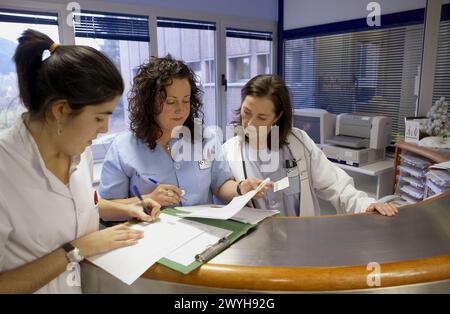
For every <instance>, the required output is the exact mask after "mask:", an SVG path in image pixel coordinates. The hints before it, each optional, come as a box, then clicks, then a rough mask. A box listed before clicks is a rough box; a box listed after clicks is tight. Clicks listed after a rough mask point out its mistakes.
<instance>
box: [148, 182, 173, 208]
mask: <svg viewBox="0 0 450 314" xmlns="http://www.w3.org/2000/svg"><path fill="white" fill-rule="evenodd" d="M181 194H182V191H181V190H180V189H179V188H178V187H177V186H175V185H172V184H159V185H158V186H157V187H156V189H154V190H153V192H152V193H150V194H147V195H146V196H149V197H151V198H152V199H153V200H155V201H157V202H158V203H159V204H161V206H172V205H175V204H179V203H180V196H181Z"/></svg>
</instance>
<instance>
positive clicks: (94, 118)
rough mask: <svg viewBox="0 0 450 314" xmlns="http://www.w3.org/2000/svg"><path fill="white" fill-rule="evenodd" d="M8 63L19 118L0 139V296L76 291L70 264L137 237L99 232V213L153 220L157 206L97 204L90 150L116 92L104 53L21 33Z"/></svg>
mask: <svg viewBox="0 0 450 314" xmlns="http://www.w3.org/2000/svg"><path fill="white" fill-rule="evenodd" d="M45 50H49V51H50V52H51V55H50V57H48V58H47V59H45V60H42V55H43V52H44V51H45ZM14 61H15V63H16V67H17V75H18V83H19V90H20V98H21V100H22V102H23V104H24V105H25V108H26V109H27V112H26V113H24V114H23V115H22V116H20V117H19V118H18V119H17V121H16V122H15V124H14V125H13V126H12V127H11V128H10V129H8V130H6V131H5V132H3V133H2V134H1V135H0V182H1V186H2V188H1V189H0V292H3V293H5V292H7V293H17V292H19V293H31V292H38V293H81V282H80V273H79V269H80V268H79V265H78V262H80V261H82V260H83V259H84V257H89V256H93V255H97V254H100V253H104V252H107V251H110V250H113V249H116V248H120V247H124V246H129V245H133V244H135V243H136V242H137V241H138V240H139V239H140V238H142V237H143V233H142V232H140V231H137V230H133V229H131V228H129V227H128V226H126V225H124V224H121V225H117V226H114V227H111V228H106V229H103V230H100V231H98V229H99V216H101V217H102V218H105V219H108V220H122V219H127V218H131V217H134V218H138V219H141V220H145V221H151V220H153V219H155V218H157V216H158V214H159V207H160V206H159V204H157V203H156V202H154V201H152V200H150V199H147V200H145V202H146V204H145V206H149V207H152V212H151V213H149V214H150V215H146V214H145V213H144V211H143V208H142V205H141V203H139V202H132V201H129V200H120V201H117V202H111V201H107V200H100V201H99V202H98V203H97V201H96V197H95V194H94V191H93V189H92V173H93V169H92V153H91V151H90V148H89V145H90V143H91V141H92V140H93V139H94V138H95V137H96V136H97V134H98V133H104V132H107V130H108V118H109V116H110V115H111V114H112V112H113V111H114V109H115V107H116V104H117V102H118V100H119V99H120V96H121V94H122V92H123V88H124V85H123V81H122V77H121V76H120V73H119V72H118V70H117V69H116V67H115V66H114V64H113V63H112V62H111V61H110V60H109V59H108V58H107V57H106V56H105V55H103V54H102V53H100V52H98V51H97V50H95V49H93V48H90V47H84V46H59V45H58V44H56V43H54V42H53V41H52V40H51V39H50V38H49V37H48V36H46V35H45V34H42V33H40V32H37V31H33V30H27V31H25V32H24V33H23V35H22V36H21V37H20V38H19V45H18V47H17V49H16V52H15V55H14ZM96 203H97V204H96Z"/></svg>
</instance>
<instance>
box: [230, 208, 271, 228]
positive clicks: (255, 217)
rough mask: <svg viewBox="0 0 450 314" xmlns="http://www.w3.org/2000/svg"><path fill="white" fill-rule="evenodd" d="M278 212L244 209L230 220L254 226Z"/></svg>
mask: <svg viewBox="0 0 450 314" xmlns="http://www.w3.org/2000/svg"><path fill="white" fill-rule="evenodd" d="M279 213H280V211H279V210H268V209H260V208H251V207H244V208H243V209H242V210H240V211H239V212H238V213H237V214H236V215H234V216H233V217H231V220H236V221H239V222H243V223H249V224H252V225H256V224H257V223H259V222H260V221H262V220H264V219H266V218H267V217H270V216H273V215H276V214H279Z"/></svg>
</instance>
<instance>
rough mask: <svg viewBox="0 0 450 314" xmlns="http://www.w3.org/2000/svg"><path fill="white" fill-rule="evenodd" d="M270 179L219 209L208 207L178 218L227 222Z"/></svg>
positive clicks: (181, 208)
mask: <svg viewBox="0 0 450 314" xmlns="http://www.w3.org/2000/svg"><path fill="white" fill-rule="evenodd" d="M269 181H270V178H267V179H265V180H264V181H262V182H261V183H260V184H259V186H258V187H257V188H256V189H255V190H251V191H250V192H247V193H245V194H244V195H241V196H236V197H234V198H233V199H232V200H231V202H230V203H229V204H228V205H226V206H224V207H221V208H217V207H212V206H211V207H208V206H205V208H202V209H200V210H195V211H193V212H191V213H188V214H178V216H180V217H197V218H211V219H222V220H227V219H230V218H231V217H233V216H234V215H235V214H236V213H237V212H239V211H240V210H241V209H242V208H244V206H245V205H247V203H248V202H249V201H250V200H251V199H252V198H253V196H255V195H256V193H258V192H259V191H260V190H261V189H262V188H263V187H264V186H265V185H266V184H267V183H268V182H269ZM179 209H180V210H183V207H179Z"/></svg>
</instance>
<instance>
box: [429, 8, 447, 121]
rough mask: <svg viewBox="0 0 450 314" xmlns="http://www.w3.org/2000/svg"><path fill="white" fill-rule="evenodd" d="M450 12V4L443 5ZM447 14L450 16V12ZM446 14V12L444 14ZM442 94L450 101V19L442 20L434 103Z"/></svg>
mask: <svg viewBox="0 0 450 314" xmlns="http://www.w3.org/2000/svg"><path fill="white" fill-rule="evenodd" d="M444 8H446V10H447V11H448V13H450V7H449V6H443V10H444ZM448 13H447V14H446V15H445V16H447V18H450V16H449V15H450V14H448ZM443 15H444V14H443ZM442 96H444V97H445V99H446V100H447V101H448V102H449V103H450V20H449V19H446V20H441V26H440V29H439V42H438V51H437V60H436V72H435V77H434V91H433V103H432V105H433V104H434V103H435V101H436V100H438V99H439V98H441V97H442ZM449 112H450V108H449Z"/></svg>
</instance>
